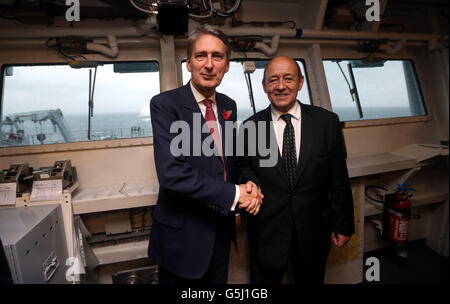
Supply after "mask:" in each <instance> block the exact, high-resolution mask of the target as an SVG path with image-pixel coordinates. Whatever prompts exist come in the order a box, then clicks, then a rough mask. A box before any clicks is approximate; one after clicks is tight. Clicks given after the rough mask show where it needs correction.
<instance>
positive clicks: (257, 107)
mask: <svg viewBox="0 0 450 304" xmlns="http://www.w3.org/2000/svg"><path fill="white" fill-rule="evenodd" d="M246 61H250V62H251V63H254V66H255V70H254V72H252V73H249V74H247V75H246V73H244V62H245V61H243V60H232V61H231V62H230V69H229V70H228V73H226V74H225V76H224V78H223V79H222V82H221V84H220V86H219V87H217V92H220V93H224V94H226V95H227V96H228V97H230V98H232V99H233V100H234V101H236V105H237V112H238V113H237V120H238V122H243V121H244V120H246V119H247V118H249V117H250V116H251V115H253V113H254V111H255V112H259V111H261V110H263V109H265V108H267V107H268V106H269V104H270V101H269V99H267V95H266V93H264V90H263V87H262V79H263V74H264V68H265V67H266V65H267V64H268V63H269V60H261V59H248V60H246ZM297 63H298V64H299V66H300V69H301V71H302V74H303V76H304V77H305V82H304V84H303V88H302V90H301V91H300V92H299V94H298V96H297V99H298V100H300V101H301V102H303V103H306V104H311V101H310V100H311V99H310V95H309V87H308V79H307V75H306V73H305V66H304V64H303V61H301V60H297ZM182 73H183V83H184V84H186V83H187V82H188V81H189V80H190V79H191V74H190V73H189V71H188V70H187V68H186V62H185V61H184V62H183V63H182ZM251 92H252V93H253V94H251ZM251 96H253V97H251ZM252 99H253V102H252ZM253 104H254V107H253ZM253 109H254V110H253Z"/></svg>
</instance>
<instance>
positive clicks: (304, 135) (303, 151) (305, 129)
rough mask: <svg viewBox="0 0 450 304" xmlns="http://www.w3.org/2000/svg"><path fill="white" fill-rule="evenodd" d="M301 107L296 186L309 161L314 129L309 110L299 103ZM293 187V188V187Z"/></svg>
mask: <svg viewBox="0 0 450 304" xmlns="http://www.w3.org/2000/svg"><path fill="white" fill-rule="evenodd" d="M299 104H300V107H301V118H300V123H301V131H300V132H301V139H300V156H299V161H298V165H297V172H296V178H295V182H294V185H297V183H298V181H299V180H300V176H301V174H302V172H303V169H304V168H305V165H306V162H307V160H308V159H310V156H311V153H312V148H313V142H314V128H313V117H312V114H311V112H310V111H309V109H308V108H307V107H306V106H305V105H303V104H302V103H301V102H299ZM294 187H295V186H294Z"/></svg>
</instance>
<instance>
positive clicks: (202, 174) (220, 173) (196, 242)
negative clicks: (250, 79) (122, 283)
mask: <svg viewBox="0 0 450 304" xmlns="http://www.w3.org/2000/svg"><path fill="white" fill-rule="evenodd" d="M187 53H188V56H187V60H186V63H187V69H188V70H189V71H190V72H191V81H190V82H189V83H188V84H187V85H185V86H183V87H181V88H178V89H175V90H171V91H167V92H164V93H161V94H159V95H157V96H155V97H153V99H152V100H151V103H150V115H151V119H152V126H153V142H154V154H155V166H156V172H157V175H158V181H159V185H160V188H159V194H158V201H157V204H156V207H155V211H154V218H153V225H152V231H151V235H150V242H149V257H150V258H151V259H153V261H154V262H156V263H157V264H158V265H159V282H160V283H163V284H177V283H212V284H217V283H220V284H224V283H226V282H227V274H228V262H229V251H230V242H231V239H232V238H233V237H235V233H236V232H235V230H236V229H235V214H234V210H235V208H236V206H238V207H239V208H240V209H244V210H246V211H248V212H249V213H250V214H257V213H258V211H259V205H260V204H261V200H262V196H261V195H259V193H258V192H257V187H256V186H255V185H252V184H251V183H247V185H239V186H238V185H235V184H234V183H233V180H234V174H233V168H232V167H231V157H229V156H228V155H227V154H226V153H224V152H225V151H227V148H228V146H229V145H230V144H231V143H230V140H233V136H227V134H225V133H226V132H225V130H226V128H225V121H229V122H234V121H236V104H235V102H234V101H233V100H232V99H230V98H228V97H227V96H226V95H223V94H220V93H216V92H215V88H216V87H217V86H218V85H219V84H220V82H221V80H222V78H223V76H224V74H225V73H226V72H227V71H228V69H229V61H230V53H231V49H230V46H229V44H228V41H227V38H226V37H225V35H224V34H223V33H222V32H220V31H219V30H217V29H215V28H213V27H210V26H203V27H201V28H199V29H197V30H196V31H194V33H192V34H191V35H190V37H189V39H188V47H187ZM184 126H187V127H188V129H189V130H188V131H187V132H185V131H186V130H184V129H183V127H184ZM196 126H205V128H203V129H201V128H200V127H199V129H198V130H197V129H196ZM206 126H207V127H206ZM178 127H179V128H178ZM179 129H181V133H180V132H179ZM205 129H206V132H204V131H205ZM228 135H229V134H228ZM180 139H182V140H181V141H180ZM197 139H198V142H197ZM200 140H201V142H200ZM205 142H206V143H207V144H206V145H205V144H204V143H205ZM208 143H209V144H208ZM179 144H181V146H182V148H181V152H180V149H179ZM211 146H212V147H213V148H214V152H215V154H214V155H211V154H209V155H208V153H209V152H210V151H209V152H208V153H207V151H205V149H206V150H208V149H209V148H211ZM186 147H187V149H186Z"/></svg>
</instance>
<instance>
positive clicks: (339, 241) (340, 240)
mask: <svg viewBox="0 0 450 304" xmlns="http://www.w3.org/2000/svg"><path fill="white" fill-rule="evenodd" d="M350 237H351V236H347V235H342V234H339V233H334V232H331V239H332V240H333V243H334V245H336V246H337V247H339V248H342V247H344V245H345V244H347V242H348V241H349V240H350Z"/></svg>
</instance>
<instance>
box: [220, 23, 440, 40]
mask: <svg viewBox="0 0 450 304" xmlns="http://www.w3.org/2000/svg"><path fill="white" fill-rule="evenodd" d="M220 29H221V30H222V31H223V32H224V33H225V34H226V35H227V36H231V37H239V36H255V35H256V36H263V37H267V36H269V37H273V36H275V35H280V37H291V38H306V39H342V40H383V39H385V40H395V41H398V40H408V41H431V40H439V39H442V40H448V35H446V36H442V35H438V34H416V33H386V32H376V33H373V32H359V31H341V30H310V29H289V28H281V27H278V28H276V27H251V26H240V27H230V26H223V27H220Z"/></svg>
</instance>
